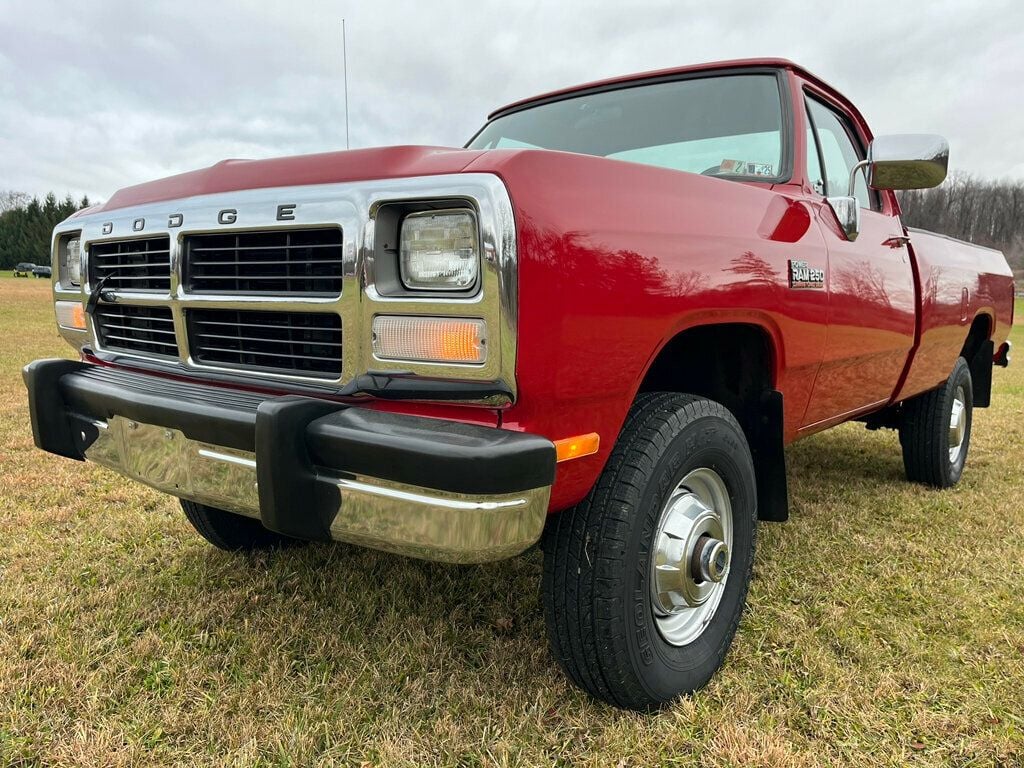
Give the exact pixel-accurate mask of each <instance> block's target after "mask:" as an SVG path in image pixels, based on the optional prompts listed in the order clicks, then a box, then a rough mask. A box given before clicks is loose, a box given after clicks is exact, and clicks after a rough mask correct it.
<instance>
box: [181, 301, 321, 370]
mask: <svg viewBox="0 0 1024 768" xmlns="http://www.w3.org/2000/svg"><path fill="white" fill-rule="evenodd" d="M185 319H186V323H187V326H188V339H189V350H190V352H191V355H192V358H193V359H194V360H196V361H197V362H199V363H203V364H205V365H219V366H225V367H229V368H245V369H247V370H253V369H256V370H263V371H269V372H272V373H285V374H292V375H295V376H308V377H313V378H327V379H336V378H338V377H340V376H341V318H340V317H339V316H338V315H335V314H332V313H320V312H263V311H258V310H234V309H188V310H186V311H185Z"/></svg>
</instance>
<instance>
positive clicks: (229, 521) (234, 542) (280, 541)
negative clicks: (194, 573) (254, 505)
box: [181, 499, 299, 552]
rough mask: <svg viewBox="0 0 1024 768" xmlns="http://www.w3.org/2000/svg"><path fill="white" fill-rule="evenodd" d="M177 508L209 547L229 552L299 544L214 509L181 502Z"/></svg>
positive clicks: (254, 522) (249, 520)
mask: <svg viewBox="0 0 1024 768" xmlns="http://www.w3.org/2000/svg"><path fill="white" fill-rule="evenodd" d="M181 508H182V510H183V511H184V512H185V517H187V518H188V521H189V522H190V523H192V527H193V528H195V529H196V530H197V531H198V532H199V535H200V536H202V537H203V538H204V539H206V540H207V541H208V542H210V543H211V544H213V546H215V547H217V548H219V549H223V550H227V551H229V552H237V551H240V550H250V551H251V550H259V549H273V548H276V547H287V546H292V545H294V544H296V543H297V542H298V541H299V540H298V539H293V538H291V537H289V536H282V535H281V534H279V533H275V532H274V531H271V530H268V529H266V528H264V527H263V524H262V523H261V522H260V521H259V520H256V519H255V518H252V517H245V516H243V515H236V514H235V513H234V512H228V511H226V510H223V509H218V508H217V507H208V506H207V505H205V504H198V503H197V502H194V501H187V500H185V499H182V500H181Z"/></svg>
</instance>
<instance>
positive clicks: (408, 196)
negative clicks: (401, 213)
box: [53, 173, 518, 406]
mask: <svg viewBox="0 0 1024 768" xmlns="http://www.w3.org/2000/svg"><path fill="white" fill-rule="evenodd" d="M434 200H449V201H450V200H465V201H466V202H467V204H469V205H471V206H472V207H473V208H474V209H475V212H476V215H477V221H478V223H479V228H480V241H481V258H482V262H481V274H480V280H479V286H478V288H477V290H475V291H474V292H472V293H470V294H468V295H467V296H465V297H461V296H446V297H437V296H433V295H430V294H429V293H425V295H423V296H400V297H388V296H382V295H381V294H380V293H378V291H377V289H376V286H375V284H374V281H373V252H374V248H373V246H374V230H375V225H376V221H375V219H374V216H375V213H376V211H377V210H379V208H380V207H381V206H382V205H384V204H388V203H403V202H419V201H425V202H429V201H434ZM283 204H288V205H295V209H294V211H293V212H292V215H293V216H294V218H293V219H289V220H288V221H286V222H282V221H279V220H278V219H277V215H278V206H279V205H283ZM226 209H231V210H232V211H235V214H234V217H233V219H232V220H231V222H230V223H226V224H222V223H220V218H221V217H220V216H219V213H220V212H222V211H224V210H226ZM178 215H180V217H181V223H180V225H178V218H177V216H178ZM139 220H143V221H144V222H145V224H144V229H143V230H142V231H138V230H135V229H133V223H134V222H137V221H139ZM172 220H173V222H174V224H175V225H176V226H168V225H169V224H171V223H172ZM108 225H109V231H105V230H108ZM329 226H337V227H340V228H341V230H342V238H343V246H342V247H343V265H342V291H341V295H340V297H322V296H321V297H309V298H302V297H296V296H284V295H282V296H269V295H258V296H257V295H253V296H238V295H232V294H210V293H203V294H191V293H189V292H187V291H186V290H185V287H184V286H183V284H182V270H183V264H182V258H183V247H182V246H183V239H184V237H185V236H187V235H194V234H203V233H209V232H216V233H224V232H246V231H267V230H274V229H281V230H284V229H299V228H302V229H305V228H309V227H329ZM75 231H81V233H82V234H81V241H82V249H83V253H84V257H83V265H82V271H83V283H84V285H83V286H82V288H81V290H68V289H66V288H64V287H62V286H61V285H60V284H59V283H58V282H57V281H56V280H54V282H53V293H54V298H55V300H56V299H78V300H80V301H84V300H85V298H86V297H87V296H88V295H89V293H90V292H91V290H92V288H93V286H92V285H90V284H89V277H88V276H89V274H90V270H89V257H90V253H89V250H90V248H91V246H92V245H93V244H95V243H99V242H111V241H121V240H133V239H139V238H148V237H154V236H157V235H162V234H168V235H170V241H171V242H170V251H171V253H170V260H171V284H170V290H169V291H168V292H167V293H166V294H160V293H154V292H144V293H142V292H134V293H133V292H130V291H116V290H114V291H109V295H111V296H112V297H113V298H114V302H115V303H122V304H134V305H163V306H170V307H171V310H172V316H173V317H174V320H175V330H176V332H177V335H178V348H179V360H178V362H177V363H176V364H175V363H173V362H167V363H163V364H162V363H161V361H160V360H159V358H152V357H149V356H148V355H139V354H132V353H126V352H121V351H118V352H116V353H113V351H111V354H116V355H117V357H118V358H120V359H125V360H129V361H130V360H131V359H133V358H135V359H144V360H146V361H148V362H150V363H155V364H157V365H162V367H165V368H166V370H167V372H169V373H174V374H177V375H182V374H183V373H184V374H187V373H188V371H205V372H209V373H214V374H218V373H219V374H224V375H230V376H231V377H232V378H234V379H237V378H238V377H240V376H241V377H246V378H251V379H252V381H253V383H254V384H263V385H264V386H265V385H266V384H267V383H268V382H272V381H276V382H281V383H287V382H292V383H295V384H301V385H303V386H304V387H314V388H320V389H323V390H324V391H325V392H328V393H331V392H336V391H337V390H338V389H340V388H342V387H344V386H346V385H348V384H351V383H352V382H353V381H354V380H355V379H356V378H357V377H359V376H361V375H363V374H365V373H367V372H371V371H372V372H373V373H384V374H387V373H394V374H398V375H403V376H405V375H409V374H411V375H412V376H422V377H426V378H435V379H452V380H458V381H472V382H478V381H479V382H501V383H502V384H504V386H505V388H506V389H508V390H509V391H511V392H512V400H514V399H515V394H516V382H515V357H516V345H517V339H516V333H517V328H518V317H517V312H518V291H517V285H516V281H517V279H518V269H517V254H516V237H515V221H514V216H513V211H512V203H511V200H510V198H509V195H508V191H507V190H506V189H505V186H504V184H503V183H502V182H501V180H500V179H498V177H497V176H494V175H492V174H485V173H467V174H452V175H442V176H423V177H415V178H403V179H381V180H374V181H362V182H345V183H339V184H323V185H310V186H299V187H270V188H265V189H250V190H241V191H236V192H226V193H217V194H212V195H199V196H195V197H189V198H184V199H180V200H170V201H163V202H158V203H149V204H146V205H141V206H136V207H132V208H125V209H119V210H115V211H110V212H100V213H93V214H86V215H83V216H79V217H76V218H71V219H68V220H67V221H65V222H63V223H62V224H60V225H58V227H57V228H56V229H55V230H54V235H53V257H54V259H56V257H57V244H58V242H59V238H60V236H61V235H63V234H65V233H67V232H75ZM54 274H55V275H56V272H54ZM104 293H105V294H107V293H108V291H105V292H104ZM190 306H201V307H204V308H210V309H214V308H223V309H243V308H244V309H252V310H285V311H301V312H334V313H337V314H338V315H340V316H341V319H342V334H343V338H344V346H343V348H342V373H341V376H340V377H339V378H337V379H323V378H313V377H307V376H293V375H289V374H284V373H268V372H259V373H257V372H252V373H249V372H247V371H245V370H243V369H236V368H227V367H221V366H216V365H206V364H202V363H199V362H197V361H196V360H194V359H193V358H192V357H191V355H190V352H189V346H188V334H187V330H186V327H185V312H186V311H187V308H188V307H190ZM378 313H387V314H396V313H397V314H402V313H407V314H414V315H415V314H421V315H447V316H456V317H461V316H466V317H479V318H482V319H484V320H485V321H486V322H487V326H488V337H489V339H490V344H491V352H492V354H491V355H489V357H488V360H487V362H486V363H485V364H483V365H476V366H466V365H448V364H439V363H429V362H419V361H396V360H387V361H384V360H377V359H375V358H374V356H373V353H372V349H371V345H370V338H369V334H370V329H371V326H372V323H373V317H374V316H375V315H376V314H378ZM87 323H88V333H87V334H82V333H80V332H78V333H75V334H74V335H71V334H70V333H64V332H62V335H63V336H64V338H65V339H66V340H67V341H68V342H69V343H70V344H72V345H73V346H74V347H76V348H77V349H79V350H81V349H82V347H83V346H89V347H91V348H92V349H94V350H95V351H96V352H97V353H99V354H100V355H101V356H102V355H103V354H104V353H105V350H103V349H102V347H100V345H99V339H98V338H97V335H96V330H95V328H94V327H93V323H92V319H91V318H89V319H88V321H87ZM474 402H479V403H482V404H486V405H491V406H495V405H504V404H507V403H508V399H507V398H505V397H504V396H496V397H495V398H487V399H484V400H477V401H474Z"/></svg>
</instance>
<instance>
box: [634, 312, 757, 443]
mask: <svg viewBox="0 0 1024 768" xmlns="http://www.w3.org/2000/svg"><path fill="white" fill-rule="evenodd" d="M772 365H773V359H772V349H771V342H770V340H769V338H768V335H767V334H766V333H765V332H764V331H763V330H761V329H760V328H758V327H756V326H752V325H741V324H728V325H704V326H699V327H697V328H691V329H689V330H687V331H683V332H682V333H680V334H679V335H678V336H676V337H675V338H673V339H672V340H671V341H670V342H669V343H668V344H666V345H665V346H664V347H663V348H662V350H661V352H659V353H658V356H657V357H656V358H655V360H654V362H653V363H651V366H650V368H648V369H647V375H646V376H645V377H644V380H643V383H642V384H641V385H640V391H641V392H686V393H688V394H691V395H700V396H701V397H707V398H709V399H711V400H716V401H718V402H719V403H721V404H722V405H724V406H725V407H726V408H728V409H729V410H730V411H731V412H732V414H733V415H734V416H735V417H736V418H737V420H738V421H739V422H740V423H741V424H744V422H745V421H746V420H747V418H748V411H749V410H750V408H751V407H752V406H756V405H757V403H758V400H759V398H760V397H761V394H762V393H763V392H765V391H767V390H770V389H772ZM744 426H745V424H744Z"/></svg>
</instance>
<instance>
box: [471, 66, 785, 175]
mask: <svg viewBox="0 0 1024 768" xmlns="http://www.w3.org/2000/svg"><path fill="white" fill-rule="evenodd" d="M468 146H469V149H505V148H529V149H556V150H561V151H564V152H578V153H581V154H585V155H597V156H598V157H611V158H615V159H617V160H628V161H631V162H634V163H645V164H647V165H656V166H660V167H662V168H672V169H674V170H678V171H689V172H691V173H703V174H707V175H711V176H727V177H743V178H750V177H754V178H756V179H758V180H763V181H769V180H778V179H779V177H781V176H782V174H783V168H782V159H783V152H782V146H783V145H782V100H781V97H780V94H779V85H778V79H777V78H776V76H775V75H772V74H756V75H719V76H708V77H701V78H696V79H688V80H676V81H673V82H666V83H657V84H653V85H639V86H633V87H628V88H619V89H616V90H613V91H604V92H600V93H592V94H588V95H585V96H577V97H575V98H568V99H562V100H560V101H554V102H550V103H547V104H540V105H538V106H536V107H529V108H527V109H523V110H521V111H518V112H512V113H510V114H507V115H504V116H503V117H499V118H497V119H495V120H493V121H491V122H490V123H488V124H487V125H486V126H485V127H484V129H483V130H482V131H480V133H478V134H477V136H476V137H475V138H474V139H473V140H472V141H471V142H470V143H469V145H468Z"/></svg>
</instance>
